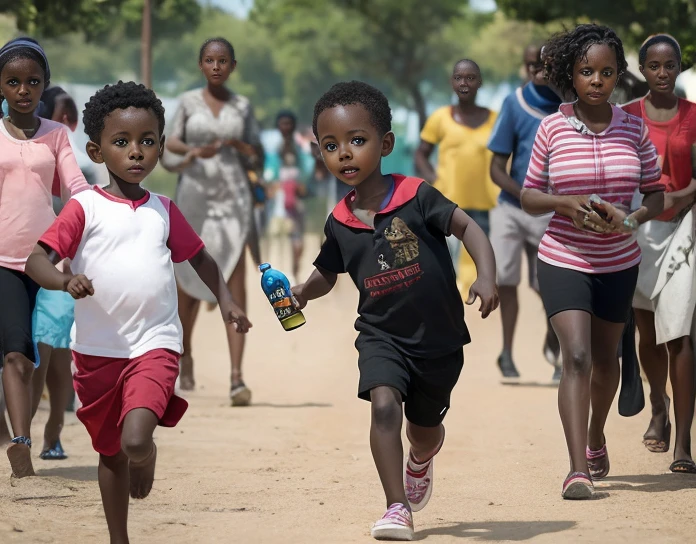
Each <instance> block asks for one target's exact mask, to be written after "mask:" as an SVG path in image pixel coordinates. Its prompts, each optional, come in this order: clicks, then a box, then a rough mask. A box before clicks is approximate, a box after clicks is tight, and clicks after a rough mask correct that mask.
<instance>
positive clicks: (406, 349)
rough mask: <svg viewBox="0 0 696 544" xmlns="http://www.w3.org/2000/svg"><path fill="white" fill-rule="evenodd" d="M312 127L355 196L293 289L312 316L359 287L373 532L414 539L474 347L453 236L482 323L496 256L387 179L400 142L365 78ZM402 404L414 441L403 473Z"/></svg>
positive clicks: (398, 181) (343, 88)
mask: <svg viewBox="0 0 696 544" xmlns="http://www.w3.org/2000/svg"><path fill="white" fill-rule="evenodd" d="M313 129H314V133H315V135H316V136H317V141H318V143H319V149H320V150H321V154H322V157H323V159H324V162H325V163H326V166H327V168H328V169H329V171H330V172H331V174H333V175H334V176H336V177H337V178H338V179H339V180H340V181H342V182H344V183H346V184H348V185H350V186H352V187H353V188H354V190H353V191H351V193H349V194H348V196H346V198H344V199H343V200H341V201H340V202H339V203H338V205H337V206H336V208H335V209H334V210H333V212H332V214H331V215H330V216H329V218H328V220H327V222H326V227H325V235H326V241H325V242H324V244H323V245H322V248H321V252H320V253H319V256H318V257H317V259H316V261H315V263H314V264H315V267H316V270H315V271H314V272H313V273H312V275H311V276H310V277H309V279H308V280H307V281H306V282H305V283H304V284H302V285H299V286H297V287H295V288H293V290H292V291H293V294H294V295H295V298H296V299H297V305H298V306H299V307H301V308H303V307H304V306H305V305H306V304H307V301H309V300H313V299H316V298H319V297H321V296H324V295H326V294H327V293H328V292H329V291H331V289H332V288H333V286H334V285H335V283H336V279H337V274H340V273H343V272H347V273H349V274H350V276H351V278H352V279H353V282H354V283H355V285H356V286H357V287H358V289H359V291H360V302H359V305H358V313H359V314H360V316H359V318H358V320H357V322H356V325H355V326H356V329H357V330H358V331H359V333H360V334H359V336H358V340H357V341H356V347H357V349H358V353H359V359H358V367H359V369H360V383H359V386H358V396H359V397H360V398H361V399H364V400H369V401H371V402H372V425H371V429H370V445H371V448H372V455H373V457H374V460H375V464H376V466H377V471H378V473H379V476H380V479H381V481H382V486H383V488H384V492H385V495H386V499H387V511H386V513H385V514H384V516H383V517H382V519H380V520H379V521H377V522H376V523H375V524H374V526H373V528H372V536H373V537H374V538H376V539H378V540H383V539H391V540H411V539H412V538H413V535H414V531H413V520H412V516H411V511H418V510H421V509H422V508H423V507H424V506H425V505H426V503H427V502H428V500H429V498H430V495H431V493H432V480H433V457H434V456H435V454H437V452H438V451H439V450H440V448H441V447H442V443H443V441H444V437H445V431H444V427H443V426H442V420H443V418H444V416H445V413H446V412H447V410H448V408H449V403H450V393H451V391H452V389H453V388H454V386H455V384H456V383H457V379H458V378H459V374H460V372H461V370H462V365H463V353H462V346H464V345H465V344H467V343H469V341H470V338H469V332H468V330H467V327H466V324H465V323H464V307H463V305H462V300H461V297H460V295H459V293H458V291H457V286H456V280H455V275H454V269H453V267H452V260H451V259H450V256H449V251H448V249H447V243H446V241H445V239H446V237H447V236H448V235H449V234H453V235H455V236H456V237H457V238H459V239H460V240H462V241H463V242H464V246H465V247H466V249H467V251H468V252H469V253H470V254H471V256H472V257H473V259H474V262H475V263H476V268H477V270H478V279H477V280H476V282H474V284H473V285H472V286H471V290H470V293H469V299H468V300H467V303H468V304H472V303H473V302H474V300H475V299H476V297H479V298H480V299H481V308H480V311H481V314H482V316H483V317H486V316H488V314H489V313H490V312H491V311H493V310H494V309H495V308H496V307H497V305H498V295H497V291H496V286H495V259H494V257H493V250H492V248H491V245H490V243H489V242H488V239H487V238H486V235H485V234H484V233H483V231H482V230H481V228H480V227H478V226H477V225H476V223H474V222H473V220H472V219H471V218H470V217H469V216H468V215H467V214H466V213H464V212H463V211H462V210H460V209H459V208H457V206H456V204H454V203H453V202H451V201H449V200H448V199H447V198H445V197H444V196H442V194H441V193H440V192H439V191H438V190H437V189H434V188H432V187H431V186H430V185H429V184H428V183H425V182H424V181H423V180H421V179H417V178H411V177H404V176H401V175H397V174H393V175H383V174H382V172H381V161H382V157H386V156H387V155H389V154H390V153H391V151H392V150H393V148H394V134H393V133H392V132H391V110H390V108H389V103H388V101H387V99H386V97H385V96H384V95H383V94H382V93H381V92H380V91H378V90H377V89H375V88H374V87H371V86H369V85H367V84H365V83H361V82H357V81H353V82H350V83H339V84H337V85H334V86H333V87H332V88H331V89H330V90H329V91H328V92H327V93H326V94H325V95H324V96H323V97H322V98H321V99H320V100H319V102H317V104H316V106H315V108H314V121H313ZM402 403H403V404H404V405H405V413H406V419H407V428H406V434H407V436H408V439H409V442H410V444H411V448H410V451H409V455H408V462H407V467H406V474H405V475H404V474H403V469H402V467H403V446H402V443H401V425H402V419H403V415H402Z"/></svg>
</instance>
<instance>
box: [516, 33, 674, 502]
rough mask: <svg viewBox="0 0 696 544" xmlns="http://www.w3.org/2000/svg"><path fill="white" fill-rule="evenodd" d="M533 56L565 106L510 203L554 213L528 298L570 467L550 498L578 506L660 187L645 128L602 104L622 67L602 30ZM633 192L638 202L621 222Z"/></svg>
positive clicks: (600, 462) (605, 468) (602, 455)
mask: <svg viewBox="0 0 696 544" xmlns="http://www.w3.org/2000/svg"><path fill="white" fill-rule="evenodd" d="M545 53H546V55H547V63H548V66H547V70H548V72H549V74H548V75H549V78H550V79H551V81H552V82H553V83H554V84H555V85H556V87H558V88H559V89H560V91H561V92H562V93H564V94H565V93H566V92H568V91H572V92H574V94H575V96H576V97H577V100H576V101H575V102H573V103H570V104H563V105H561V108H560V111H559V112H558V113H556V114H554V115H550V116H548V117H546V118H545V119H544V120H543V121H542V122H541V125H540V127H539V131H538V132H537V136H536V140H535V142H534V147H533V149H532V159H531V161H530V164H529V170H528V172H527V177H526V179H525V182H524V188H523V190H522V195H521V202H522V208H523V209H524V210H525V211H526V212H528V213H531V214H534V215H540V214H544V213H549V212H554V213H555V215H554V216H553V218H552V219H551V222H550V223H549V226H548V228H547V230H546V234H545V235H544V237H543V239H542V241H541V245H540V246H539V264H538V277H539V289H540V292H541V297H542V300H543V301H544V306H545V308H546V313H547V315H548V317H549V318H550V319H551V324H552V325H553V328H554V329H555V331H556V334H557V335H558V339H559V341H560V344H561V351H562V354H563V376H562V378H561V383H560V386H559V391H558V405H559V411H560V415H561V421H562V422H563V429H564V431H565V436H566V442H567V445H568V451H569V454H570V467H571V468H570V474H569V475H568V477H567V478H566V479H565V481H564V483H563V491H562V494H563V498H566V499H587V498H590V497H592V495H593V494H594V486H593V484H592V480H593V479H600V478H603V477H605V476H606V475H607V474H608V472H609V458H608V456H607V449H606V440H605V437H604V424H605V422H606V418H607V415H608V413H609V408H610V407H611V404H612V401H613V399H614V396H615V394H616V390H617V388H618V384H619V363H618V358H617V356H616V354H617V349H618V345H619V340H620V339H621V336H622V333H623V330H624V323H625V321H626V318H627V317H628V315H629V313H630V310H631V300H632V298H633V291H634V289H635V285H636V279H637V277H638V263H639V262H640V249H639V247H638V244H637V243H636V235H635V226H636V223H643V222H645V221H647V220H649V219H651V218H653V217H655V216H657V215H658V214H659V213H660V212H661V211H662V207H663V191H664V186H663V185H662V184H660V182H659V180H660V168H659V166H658V165H657V154H656V152H655V147H654V146H653V144H652V143H651V142H650V139H649V138H648V130H647V127H645V126H644V124H643V122H642V121H641V120H640V119H639V118H637V117H633V116H631V115H628V114H627V113H625V112H624V111H622V110H620V109H619V108H617V107H615V106H612V105H611V104H610V103H609V101H608V100H609V96H610V95H611V93H612V91H613V90H614V87H615V86H616V82H617V80H618V78H619V76H620V75H621V73H622V72H623V71H624V70H625V69H626V59H625V57H624V52H623V46H622V44H621V40H620V39H619V38H618V37H617V36H616V34H615V33H614V31H613V30H611V29H609V28H606V27H601V26H597V25H580V26H578V27H576V28H575V29H574V30H571V31H569V32H566V33H563V34H559V35H558V36H555V37H554V38H552V39H551V41H550V42H549V44H548V47H547V49H546V50H545ZM638 188H640V191H641V192H643V193H644V194H645V195H646V196H645V198H644V200H643V205H642V207H641V208H640V209H638V210H636V211H634V212H633V213H631V214H630V215H629V216H627V213H628V210H629V207H630V203H631V199H632V197H633V194H634V192H635V190H636V189H638ZM593 194H594V195H597V196H599V197H600V198H601V201H599V203H596V202H595V201H594V200H593V199H591V198H590V196H591V195H593ZM590 405H591V406H592V418H591V420H590V421H589V431H588V420H589V412H590Z"/></svg>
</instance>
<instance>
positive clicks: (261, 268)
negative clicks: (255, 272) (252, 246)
mask: <svg viewBox="0 0 696 544" xmlns="http://www.w3.org/2000/svg"><path fill="white" fill-rule="evenodd" d="M270 268H271V265H270V264H268V263H263V264H261V265H259V271H261V272H265V271H266V270H269V269H270Z"/></svg>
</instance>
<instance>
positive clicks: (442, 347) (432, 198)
mask: <svg viewBox="0 0 696 544" xmlns="http://www.w3.org/2000/svg"><path fill="white" fill-rule="evenodd" d="M393 178H394V193H393V195H392V198H391V200H390V201H389V203H388V204H387V206H386V207H385V208H384V209H383V210H382V211H381V212H379V213H377V215H376V216H375V218H374V225H375V227H374V229H372V228H371V227H369V226H368V225H365V224H364V223H363V222H362V221H360V220H359V219H358V218H357V217H356V216H355V215H354V214H353V212H352V211H351V209H350V206H349V204H348V202H350V200H351V199H352V198H353V193H351V194H349V195H348V196H346V198H345V199H343V200H341V201H340V202H339V203H338V205H337V206H336V208H334V211H333V212H332V213H331V215H330V216H329V218H328V220H327V221H326V226H325V229H324V232H325V234H326V241H325V242H324V244H323V245H322V248H321V252H320V253H319V256H318V257H317V259H316V261H315V262H314V265H315V266H316V267H318V268H322V269H324V270H327V271H329V272H334V273H336V274H341V273H343V272H347V273H348V274H350V277H351V278H352V279H353V282H354V283H355V285H356V287H357V288H358V290H359V291H360V302H359V304H358V314H359V317H358V320H357V321H356V323H355V328H356V330H358V331H359V332H360V336H361V338H365V337H374V338H378V339H381V340H383V341H386V342H389V343H390V344H392V345H393V346H394V347H395V348H397V349H398V350H399V351H401V352H402V353H404V354H405V355H407V356H411V357H419V358H428V357H439V356H442V355H446V354H448V353H451V352H453V351H455V350H457V349H458V348H461V347H462V346H463V345H465V344H468V343H469V342H470V341H471V338H470V336H469V331H468V329H467V327H466V324H465V323H464V306H463V304H462V299H461V296H460V294H459V291H458V289H457V283H456V279H455V273H454V268H453V267H452V260H451V258H450V254H449V251H448V249H447V243H446V241H445V237H446V236H447V235H449V234H450V232H449V228H450V222H451V220H452V214H453V213H454V210H455V209H456V207H457V205H456V204H454V203H453V202H451V201H450V200H448V199H447V198H445V197H444V196H442V194H441V193H440V192H439V191H438V190H437V189H434V188H433V187H431V186H430V185H429V184H428V183H426V182H424V181H423V180H422V179H418V178H412V177H404V176H400V175H396V174H394V175H393Z"/></svg>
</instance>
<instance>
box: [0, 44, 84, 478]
mask: <svg viewBox="0 0 696 544" xmlns="http://www.w3.org/2000/svg"><path fill="white" fill-rule="evenodd" d="M50 79H51V71H50V69H49V66H48V60H47V59H46V54H45V53H44V51H43V49H42V48H41V46H40V45H39V44H38V43H37V42H36V41H35V40H32V39H31V38H18V39H15V40H12V41H10V42H8V43H7V44H5V45H4V46H3V47H2V49H0V97H1V98H2V101H3V102H6V103H7V115H6V116H4V117H3V119H2V121H1V122H0V171H2V175H1V176H0V233H2V235H1V236H0V301H2V302H1V303H0V352H2V356H3V358H2V359H1V360H0V364H3V363H4V370H3V385H4V389H5V398H6V401H7V411H8V412H9V415H10V422H11V424H12V431H13V438H12V444H10V446H9V447H8V448H7V457H8V458H9V460H10V465H11V467H12V474H13V475H14V476H16V477H18V478H22V477H24V476H32V475H33V474H34V468H33V465H32V461H31V452H30V448H31V416H32V413H31V412H32V402H31V401H32V383H31V382H32V374H33V372H34V363H35V362H36V360H37V357H36V353H35V348H34V342H33V338H32V312H33V311H34V306H35V303H36V294H37V292H38V290H39V286H38V285H36V283H35V282H34V281H32V280H31V278H29V277H28V276H27V275H26V274H25V273H24V268H25V264H26V260H27V258H28V257H29V254H30V253H31V251H32V248H33V247H34V245H35V244H36V241H37V240H38V239H39V236H41V234H42V233H43V232H44V231H45V230H46V229H47V228H48V227H49V226H50V225H51V223H53V221H54V220H55V217H56V216H55V214H54V212H53V209H52V207H51V194H52V192H53V190H54V188H55V187H56V186H57V187H58V188H59V189H61V190H60V191H58V192H59V194H60V193H62V194H64V195H65V196H66V197H67V196H68V195H71V194H75V193H77V192H79V191H83V190H84V189H88V188H89V185H87V182H86V181H85V178H84V176H83V175H82V173H81V172H80V169H79V167H78V165H77V162H76V161H75V155H74V154H73V151H72V148H71V147H70V143H69V141H68V135H67V130H66V129H65V127H64V126H63V125H61V124H59V123H56V122H54V121H50V120H48V119H40V118H39V117H38V116H37V115H36V111H37V108H38V107H39V105H40V103H41V95H42V93H43V91H44V90H45V88H46V87H47V86H48V84H49V82H50ZM56 180H57V182H58V183H57V184H56V183H54V182H55V181H56Z"/></svg>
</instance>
